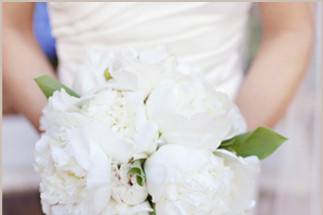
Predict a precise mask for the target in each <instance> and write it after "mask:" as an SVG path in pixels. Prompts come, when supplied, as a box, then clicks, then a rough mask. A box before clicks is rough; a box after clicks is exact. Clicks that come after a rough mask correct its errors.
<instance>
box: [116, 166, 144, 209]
mask: <svg viewBox="0 0 323 215" xmlns="http://www.w3.org/2000/svg"><path fill="white" fill-rule="evenodd" d="M130 168H131V165H130V164H128V163H126V164H113V165H112V175H113V178H112V198H113V199H114V200H115V201H116V202H118V203H126V204H128V205H137V204H139V203H142V202H144V201H145V200H146V198H147V196H148V192H147V188H146V186H145V184H144V185H143V186H140V185H139V184H138V183H137V181H136V177H135V176H129V174H128V172H129V170H130Z"/></svg>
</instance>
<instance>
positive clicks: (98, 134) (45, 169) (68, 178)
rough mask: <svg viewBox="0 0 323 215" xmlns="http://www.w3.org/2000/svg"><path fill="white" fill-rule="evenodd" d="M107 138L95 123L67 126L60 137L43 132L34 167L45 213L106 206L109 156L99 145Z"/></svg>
mask: <svg viewBox="0 0 323 215" xmlns="http://www.w3.org/2000/svg"><path fill="white" fill-rule="evenodd" d="M85 131H86V132H85ZM106 138H109V137H108V136H107V135H106V133H105V129H104V128H102V127H100V125H98V124H89V125H82V126H80V127H78V128H72V129H68V130H67V132H66V137H65V138H62V139H61V140H57V139H54V138H51V137H50V136H48V135H47V134H43V135H42V137H41V139H40V140H39V141H38V142H37V143H36V151H35V157H36V160H35V161H36V162H35V169H36V171H37V172H38V173H39V174H40V176H41V184H40V191H41V200H42V206H43V211H44V212H45V213H46V214H53V215H68V214H71V215H74V214H80V215H82V214H84V215H87V214H99V213H100V212H101V211H102V210H103V209H104V208H105V206H106V204H107V202H108V201H109V199H110V196H111V159H110V157H109V156H107V155H106V154H105V152H104V151H103V148H102V145H103V144H106V141H105V140H106Z"/></svg>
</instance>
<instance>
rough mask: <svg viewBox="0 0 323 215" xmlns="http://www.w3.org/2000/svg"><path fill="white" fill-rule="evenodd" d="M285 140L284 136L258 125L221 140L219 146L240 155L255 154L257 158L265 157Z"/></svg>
mask: <svg viewBox="0 0 323 215" xmlns="http://www.w3.org/2000/svg"><path fill="white" fill-rule="evenodd" d="M286 140H287V138H286V137H284V136H282V135H280V134H278V133H276V132H275V131H273V130H272V129H269V128H264V127H259V128H257V129H256V130H254V131H251V132H247V133H244V134H241V135H237V136H235V137H233V138H231V139H229V140H225V141H223V142H222V143H221V145H220V147H219V148H221V149H226V150H229V151H233V152H235V153H237V154H238V155H239V156H242V157H248V156H252V155H255V156H257V157H258V158H259V159H265V158H266V157H268V156H269V155H271V154H272V153H273V152H274V151H276V149H277V148H278V147H279V146H280V145H281V144H283V143H284V142H285V141H286Z"/></svg>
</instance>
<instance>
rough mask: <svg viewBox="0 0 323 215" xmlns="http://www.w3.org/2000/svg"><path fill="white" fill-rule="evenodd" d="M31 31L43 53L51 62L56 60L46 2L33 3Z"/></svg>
mask: <svg viewBox="0 0 323 215" xmlns="http://www.w3.org/2000/svg"><path fill="white" fill-rule="evenodd" d="M33 31H34V34H35V37H36V39H37V40H38V43H39V45H40V47H41V48H42V50H43V52H44V53H45V54H46V55H47V56H48V58H49V59H50V60H51V61H54V60H55V59H56V46H55V39H54V38H53V36H52V34H51V28H50V22H49V16H48V9H47V3H46V2H37V3H35V11H34V16H33Z"/></svg>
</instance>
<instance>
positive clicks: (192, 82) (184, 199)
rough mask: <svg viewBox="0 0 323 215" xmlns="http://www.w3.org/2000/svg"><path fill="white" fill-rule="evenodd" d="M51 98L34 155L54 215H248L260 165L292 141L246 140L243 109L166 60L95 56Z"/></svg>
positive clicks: (269, 135) (44, 84)
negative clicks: (70, 82)
mask: <svg viewBox="0 0 323 215" xmlns="http://www.w3.org/2000/svg"><path fill="white" fill-rule="evenodd" d="M88 59H89V61H88V62H84V64H83V65H81V66H80V69H79V71H77V73H76V75H77V77H76V79H75V83H74V85H73V87H72V89H70V88H68V87H67V86H64V85H63V84H61V83H59V82H57V81H55V80H53V79H51V78H49V77H48V76H40V77H38V78H36V79H35V80H36V82H37V84H38V86H39V87H40V89H41V90H42V91H43V93H44V94H45V95H46V96H47V98H48V99H49V100H48V105H47V106H46V107H45V108H44V110H43V116H42V118H41V129H42V130H43V131H44V132H43V133H42V135H41V138H40V140H39V141H38V142H37V144H36V149H35V169H36V171H37V172H38V173H39V174H40V177H41V184H40V191H41V202H42V207H43V211H44V213H45V214H50V215H117V214H118V215H143V214H156V215H186V214H187V215H195V214H196V215H197V214H212V215H242V214H247V213H248V211H250V209H252V207H253V206H254V205H255V195H254V192H255V183H256V176H257V172H258V171H259V159H264V158H266V157H267V156H269V155H270V154H271V153H272V152H273V151H274V150H276V149H277V148H278V147H279V146H280V145H281V144H282V143H283V142H284V141H285V140H286V139H285V138H284V137H283V136H281V135H279V134H276V133H275V132H274V131H272V130H270V129H268V128H258V129H256V130H255V131H250V132H246V125H245V122H244V119H243V117H242V116H241V114H240V112H239V110H238V108H237V106H236V105H235V104H234V103H233V102H232V101H231V100H230V99H229V97H228V96H227V95H225V94H224V93H220V92H217V91H216V90H213V88H210V87H208V86H207V85H206V84H205V83H204V82H203V80H202V79H201V78H200V76H199V75H198V72H196V70H194V69H193V68H192V67H190V66H188V65H183V64H180V63H178V62H177V60H176V58H175V57H174V56H170V55H168V54H167V53H166V52H165V51H160V50H159V51H152V52H141V53H137V52H135V51H132V50H127V51H119V52H114V53H107V54H105V53H101V52H94V53H92V54H90V56H89V58H88Z"/></svg>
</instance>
